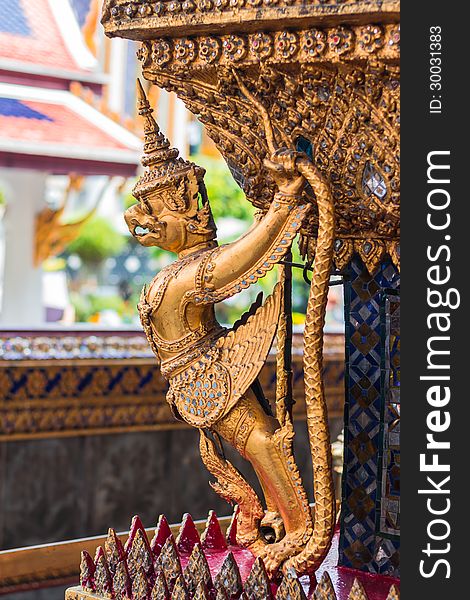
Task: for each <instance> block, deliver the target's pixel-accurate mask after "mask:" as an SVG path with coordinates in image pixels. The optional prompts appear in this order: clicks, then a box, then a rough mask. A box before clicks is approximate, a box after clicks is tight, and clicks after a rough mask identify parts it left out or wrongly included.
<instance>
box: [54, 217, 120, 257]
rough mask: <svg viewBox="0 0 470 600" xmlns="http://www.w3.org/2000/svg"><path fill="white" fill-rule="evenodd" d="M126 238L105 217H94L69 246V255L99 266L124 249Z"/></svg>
mask: <svg viewBox="0 0 470 600" xmlns="http://www.w3.org/2000/svg"><path fill="white" fill-rule="evenodd" d="M125 245H126V236H124V235H122V234H121V233H119V232H118V231H116V229H115V228H114V227H113V226H112V224H111V223H110V222H109V221H108V220H107V219H105V218H104V217H100V216H95V217H92V218H91V219H90V220H89V221H88V222H87V223H85V224H84V225H83V227H82V229H81V231H80V234H79V235H78V237H77V238H76V239H75V240H74V241H73V242H72V243H71V244H70V245H69V246H68V248H67V251H66V252H67V254H77V255H78V256H79V257H80V258H81V259H82V261H83V262H84V263H85V264H95V265H96V264H99V263H100V262H101V261H103V260H105V259H106V258H109V257H111V256H116V255H117V254H119V253H120V252H122V250H123V249H124V247H125Z"/></svg>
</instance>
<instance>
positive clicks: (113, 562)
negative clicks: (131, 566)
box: [104, 529, 126, 576]
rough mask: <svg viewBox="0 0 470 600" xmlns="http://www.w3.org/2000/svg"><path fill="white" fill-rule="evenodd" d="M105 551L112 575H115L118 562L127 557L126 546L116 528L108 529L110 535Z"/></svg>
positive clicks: (105, 544) (105, 543)
mask: <svg viewBox="0 0 470 600" xmlns="http://www.w3.org/2000/svg"><path fill="white" fill-rule="evenodd" d="M104 551H105V554H106V558H107V560H108V566H109V570H110V571H111V575H113V576H114V574H115V573H116V567H117V565H118V563H120V562H122V561H123V560H124V558H125V557H126V554H125V552H124V546H123V545H122V542H121V540H120V539H119V537H118V536H117V534H116V531H115V530H114V529H108V537H107V538H106V541H105V542H104Z"/></svg>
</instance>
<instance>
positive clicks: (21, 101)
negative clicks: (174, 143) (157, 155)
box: [0, 83, 142, 176]
mask: <svg viewBox="0 0 470 600" xmlns="http://www.w3.org/2000/svg"><path fill="white" fill-rule="evenodd" d="M141 148H142V142H141V140H140V139H139V138H138V137H136V136H134V135H133V134H131V133H130V132H129V131H128V130H127V129H125V128H124V127H121V126H120V125H118V124H117V123H115V122H114V121H112V120H111V119H110V118H108V117H106V116H105V115H103V114H102V113H100V112H99V111H98V110H96V109H95V108H93V107H92V106H90V105H89V104H87V103H86V102H84V101H83V100H81V99H80V98H78V97H76V96H74V95H73V94H72V93H71V92H68V91H63V90H51V89H44V88H35V87H29V86H23V85H13V84H8V83H0V166H3V167H24V168H33V169H40V170H46V171H49V172H51V173H70V172H72V171H74V172H77V173H80V174H83V175H122V176H132V175H135V173H136V170H137V166H138V164H139V160H140V152H141Z"/></svg>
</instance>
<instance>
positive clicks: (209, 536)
mask: <svg viewBox="0 0 470 600" xmlns="http://www.w3.org/2000/svg"><path fill="white" fill-rule="evenodd" d="M201 543H202V547H203V548H204V550H225V549H226V548H227V542H226V541H225V538H224V535H223V533H222V530H221V529H220V524H219V519H218V518H217V515H216V514H215V512H214V511H213V510H211V511H210V512H209V516H208V517H207V522H206V528H205V530H204V533H203V534H202V536H201Z"/></svg>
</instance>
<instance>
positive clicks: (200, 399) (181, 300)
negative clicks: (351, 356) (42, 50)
mask: <svg viewBox="0 0 470 600" xmlns="http://www.w3.org/2000/svg"><path fill="white" fill-rule="evenodd" d="M138 89H139V111H140V114H141V115H142V116H143V117H144V121H145V146H144V158H143V160H142V164H143V165H144V167H145V168H146V171H145V173H144V175H143V176H142V177H141V179H140V180H139V181H138V183H137V185H136V187H135V189H134V196H135V198H136V199H137V200H138V203H137V204H136V205H134V206H132V207H131V208H129V209H128V210H127V211H126V214H125V219H126V222H127V225H128V227H129V229H130V231H131V233H132V234H133V235H134V236H135V237H136V239H137V240H138V241H139V242H140V243H141V244H142V245H144V246H159V247H160V248H163V249H165V250H169V251H171V252H174V253H176V254H177V259H176V260H175V262H173V263H172V264H170V265H169V266H168V267H166V268H164V269H162V270H161V271H160V272H159V273H158V274H157V275H156V277H155V278H154V279H153V281H152V282H151V283H150V285H149V286H146V287H144V289H143V291H142V296H141V300H140V303H139V307H138V308H139V312H140V317H141V321H142V324H143V327H144V330H145V333H146V335H147V338H148V340H149V343H150V345H151V347H152V349H153V351H154V352H155V354H156V355H157V357H158V359H159V361H160V364H161V370H162V373H163V375H164V376H165V377H166V378H167V379H168V381H169V390H168V395H167V399H168V402H169V403H170V405H171V407H172V409H173V411H174V414H175V416H176V417H177V418H179V419H182V420H184V421H185V422H186V423H189V424H190V425H192V426H194V427H197V428H198V429H199V430H200V434H201V442H200V449H201V455H202V459H203V461H204V463H205V465H206V467H207V468H208V469H209V471H210V472H211V473H212V474H213V475H214V476H215V477H216V480H217V482H216V483H215V484H213V486H214V488H215V489H216V491H217V492H218V493H220V494H221V495H222V496H223V497H224V498H226V499H227V500H229V501H231V502H232V503H235V504H237V505H238V507H239V512H238V516H237V542H239V543H240V544H242V545H244V546H246V547H248V548H249V549H250V550H251V551H252V552H253V553H254V554H256V555H257V556H261V557H262V558H263V559H264V562H265V565H266V568H267V569H268V571H270V572H271V573H274V572H275V571H276V570H277V569H278V568H279V567H280V566H281V565H282V566H283V568H289V567H294V568H295V569H296V571H297V572H299V573H302V572H307V571H311V570H313V569H314V568H316V567H317V566H318V564H319V563H320V562H321V560H322V558H323V557H324V555H325V554H326V552H327V550H328V548H329V545H330V541H331V537H332V533H333V528H334V521H335V511H334V492H333V484H332V477H331V457H330V446H329V433H328V423H327V415H326V406H325V400H324V395H323V386H322V378H321V355H322V329H323V324H324V312H325V304H326V295H327V289H328V281H329V276H330V270H331V264H332V253H333V241H334V239H333V235H334V216H333V207H332V201H331V198H330V195H329V192H328V188H327V186H326V185H325V184H324V183H323V180H322V177H321V175H320V174H319V172H318V171H317V170H316V168H315V167H314V166H313V164H312V163H311V162H310V161H309V159H308V158H307V156H306V155H304V154H302V153H299V152H295V151H294V150H291V149H287V148H281V149H276V148H275V146H274V141H273V140H274V138H273V135H272V130H271V129H270V124H269V118H268V117H267V115H266V114H264V113H263V110H262V107H260V110H261V113H262V117H263V118H264V119H265V121H266V123H265V125H266V138H267V142H268V144H269V146H270V149H271V155H270V157H269V158H267V159H266V160H265V161H264V165H265V167H266V168H267V169H268V170H269V172H270V173H271V175H272V177H273V179H274V181H275V182H276V185H277V193H275V195H274V197H273V200H272V203H271V205H270V207H269V209H268V210H267V211H265V212H264V214H262V215H260V216H259V217H258V218H257V219H256V221H255V223H254V225H253V226H252V227H251V228H250V229H249V231H248V232H247V233H245V235H243V236H242V237H241V238H240V239H238V240H237V241H235V242H233V243H230V244H226V245H222V246H219V245H218V243H217V240H216V226H215V223H214V220H213V218H212V213H211V208H210V204H209V199H208V198H207V193H206V189H205V186H204V173H205V171H204V169H202V168H201V167H199V166H197V165H195V164H193V163H191V162H188V161H186V160H183V159H182V158H181V157H179V155H178V151H177V150H176V149H174V148H171V147H170V144H169V142H168V140H167V139H166V138H165V136H164V135H163V134H162V133H161V132H160V130H159V128H158V126H157V124H156V122H155V120H154V118H153V116H152V112H153V111H152V109H151V108H150V105H149V102H148V100H147V98H146V96H145V93H144V91H143V88H142V86H141V85H140V83H139V87H138ZM306 180H308V183H309V184H310V185H311V187H312V189H313V191H314V192H315V197H316V204H317V205H318V214H319V230H318V238H317V239H318V241H317V246H316V253H315V265H314V271H313V285H312V292H311V296H310V300H309V306H308V316H307V323H306V329H307V331H306V336H308V338H309V340H310V343H309V344H308V347H306V349H305V357H304V358H305V373H304V375H305V386H306V403H307V419H308V426H309V434H310V442H311V449H312V458H313V465H314V497H315V509H314V518H312V513H311V508H310V506H309V502H308V498H307V494H306V492H305V490H304V488H303V486H302V482H301V478H300V474H299V471H298V468H297V466H296V464H295V460H294V457H293V453H292V440H293V436H294V431H293V426H292V422H291V417H290V416H289V411H288V410H286V407H285V402H284V400H285V398H283V397H282V396H283V394H284V392H283V385H278V387H277V394H276V395H277V397H276V416H274V415H273V413H272V412H271V407H270V404H269V402H268V401H267V400H266V398H265V396H264V393H263V391H262V389H261V386H260V384H259V382H258V380H257V377H258V375H259V372H260V370H261V368H262V367H263V364H264V363H265V361H266V358H267V356H268V353H269V351H270V348H271V345H272V343H273V340H274V338H275V336H276V333H277V334H278V339H282V336H283V333H285V329H283V319H282V315H283V312H282V311H283V297H284V296H283V280H282V278H281V281H280V283H278V284H277V285H276V286H275V288H274V290H273V292H272V294H271V296H269V297H268V298H267V300H266V301H265V302H264V304H261V303H260V302H258V303H255V304H254V305H253V306H252V308H251V309H250V311H248V313H246V314H245V315H244V316H243V317H242V319H241V320H240V321H239V322H238V323H237V324H235V326H234V327H233V328H232V329H226V328H223V327H221V326H220V324H219V323H218V322H217V319H216V317H215V312H214V305H215V304H216V303H217V302H221V301H223V300H225V299H227V298H229V297H230V296H233V295H234V294H236V293H238V292H239V291H240V290H242V289H244V288H247V287H249V286H250V285H251V284H253V283H255V282H256V281H257V280H258V279H259V278H261V277H263V276H264V275H265V274H266V273H267V272H268V271H269V270H271V269H272V268H273V267H274V266H275V265H276V264H278V263H279V262H280V261H281V260H282V259H283V258H284V257H285V255H286V253H287V252H288V251H289V250H290V247H291V244H292V242H293V240H294V238H295V237H296V235H297V233H298V231H299V229H300V227H301V225H302V222H303V220H304V218H305V216H306V215H307V214H308V213H309V211H310V209H311V206H312V205H311V204H310V203H309V202H307V201H306V199H305V195H304V194H303V189H304V188H305V184H306ZM279 324H280V325H279ZM281 383H282V382H281ZM284 387H285V386H284ZM284 391H285V390H284ZM221 439H222V440H225V441H226V442H228V443H229V444H230V445H232V446H233V447H234V448H235V449H236V450H237V451H238V452H239V453H240V454H241V455H242V456H243V457H244V458H245V459H247V460H248V461H249V462H250V463H251V464H252V466H253V467H254V470H255V472H256V474H257V476H258V478H259V481H260V484H261V487H262V489H263V492H264V496H265V502H266V511H265V510H264V509H263V508H262V505H261V503H260V500H259V499H258V497H257V495H256V493H255V492H254V490H253V489H252V488H251V487H250V485H249V484H248V483H247V482H246V481H245V479H244V478H243V477H242V475H241V474H240V473H239V472H238V471H237V470H236V469H235V468H234V467H233V466H232V465H231V464H230V462H228V461H227V460H226V459H225V458H224V457H223V454H222V452H221V441H220V440H221Z"/></svg>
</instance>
